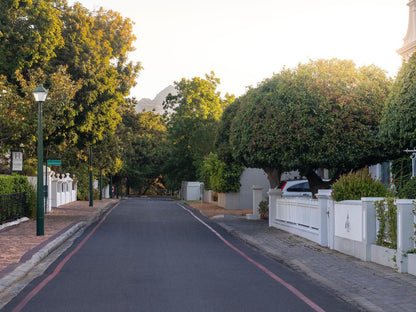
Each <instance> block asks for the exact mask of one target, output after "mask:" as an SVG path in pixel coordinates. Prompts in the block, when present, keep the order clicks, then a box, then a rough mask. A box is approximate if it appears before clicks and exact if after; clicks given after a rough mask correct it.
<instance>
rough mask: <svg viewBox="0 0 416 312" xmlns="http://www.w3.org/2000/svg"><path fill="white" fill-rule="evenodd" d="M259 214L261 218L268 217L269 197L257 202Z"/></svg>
mask: <svg viewBox="0 0 416 312" xmlns="http://www.w3.org/2000/svg"><path fill="white" fill-rule="evenodd" d="M259 214H260V218H262V219H268V218H269V199H268V198H267V199H266V200H263V201H261V202H260V203H259Z"/></svg>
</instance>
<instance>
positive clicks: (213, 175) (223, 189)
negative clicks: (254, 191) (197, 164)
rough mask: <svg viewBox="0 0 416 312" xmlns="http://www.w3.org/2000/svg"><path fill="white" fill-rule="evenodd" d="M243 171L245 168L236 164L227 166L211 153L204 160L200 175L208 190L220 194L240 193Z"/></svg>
mask: <svg viewBox="0 0 416 312" xmlns="http://www.w3.org/2000/svg"><path fill="white" fill-rule="evenodd" d="M243 170H244V166H241V165H237V164H235V163H230V164H226V163H225V162H223V161H221V160H220V159H219V158H218V156H217V154H214V153H210V154H209V156H208V157H206V158H205V160H204V163H203V165H202V168H201V170H200V175H201V179H202V181H203V182H204V184H205V188H207V189H212V190H213V191H215V192H219V193H227V192H239V191H240V187H241V184H240V176H241V174H242V173H243Z"/></svg>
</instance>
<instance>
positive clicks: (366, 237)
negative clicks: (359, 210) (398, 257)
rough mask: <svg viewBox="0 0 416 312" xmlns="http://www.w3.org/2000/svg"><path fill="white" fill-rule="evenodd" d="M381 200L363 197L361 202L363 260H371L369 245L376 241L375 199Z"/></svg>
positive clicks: (376, 199)
mask: <svg viewBox="0 0 416 312" xmlns="http://www.w3.org/2000/svg"><path fill="white" fill-rule="evenodd" d="M378 200H383V198H381V197H380V198H374V197H363V198H361V203H362V205H363V226H364V228H363V242H364V244H365V250H364V257H363V260H365V261H371V245H374V244H375V243H376V241H377V215H376V206H375V205H374V202H375V201H378Z"/></svg>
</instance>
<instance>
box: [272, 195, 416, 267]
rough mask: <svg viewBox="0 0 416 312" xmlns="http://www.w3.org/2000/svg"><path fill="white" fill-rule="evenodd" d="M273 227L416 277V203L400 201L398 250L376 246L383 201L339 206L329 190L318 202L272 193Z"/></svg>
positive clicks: (345, 202)
mask: <svg viewBox="0 0 416 312" xmlns="http://www.w3.org/2000/svg"><path fill="white" fill-rule="evenodd" d="M268 194H269V226H273V227H276V228H279V229H281V230H284V231H287V232H290V233H293V234H296V235H299V236H301V237H304V238H306V239H309V240H311V241H314V242H316V243H318V244H320V245H321V246H325V247H329V248H331V249H335V250H338V251H340V252H342V253H345V254H348V255H351V256H354V257H356V258H359V259H361V260H363V261H372V262H376V263H379V264H382V265H385V266H389V267H392V268H395V269H396V270H397V271H398V272H402V273H406V272H409V273H410V274H413V275H416V254H412V253H410V254H408V253H407V252H408V251H410V250H414V249H415V233H414V232H415V228H414V224H415V216H414V214H413V208H414V201H415V200H411V199H410V200H407V199H397V200H396V206H397V250H392V249H388V248H385V247H381V246H377V245H376V237H377V220H376V209H375V205H374V202H375V201H377V200H382V198H362V199H361V200H357V201H342V202H335V201H334V200H333V199H332V197H331V193H330V191H329V190H320V191H319V192H318V194H317V197H318V199H316V200H313V199H305V198H290V199H288V198H281V191H280V190H269V193H268Z"/></svg>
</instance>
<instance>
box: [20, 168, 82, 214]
mask: <svg viewBox="0 0 416 312" xmlns="http://www.w3.org/2000/svg"><path fill="white" fill-rule="evenodd" d="M43 171H44V172H45V171H46V170H45V167H44V170H43ZM28 180H29V183H30V184H31V185H32V186H33V187H34V188H35V189H36V184H37V178H36V177H28ZM43 181H44V183H45V185H47V190H48V191H47V198H46V204H45V212H51V211H52V207H59V206H61V205H65V204H68V203H70V202H73V201H76V200H77V192H78V190H77V183H76V181H74V180H73V179H72V178H71V177H70V174H69V173H67V174H57V173H55V172H54V171H51V170H50V169H49V168H47V174H46V175H45V174H44V179H43Z"/></svg>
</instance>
